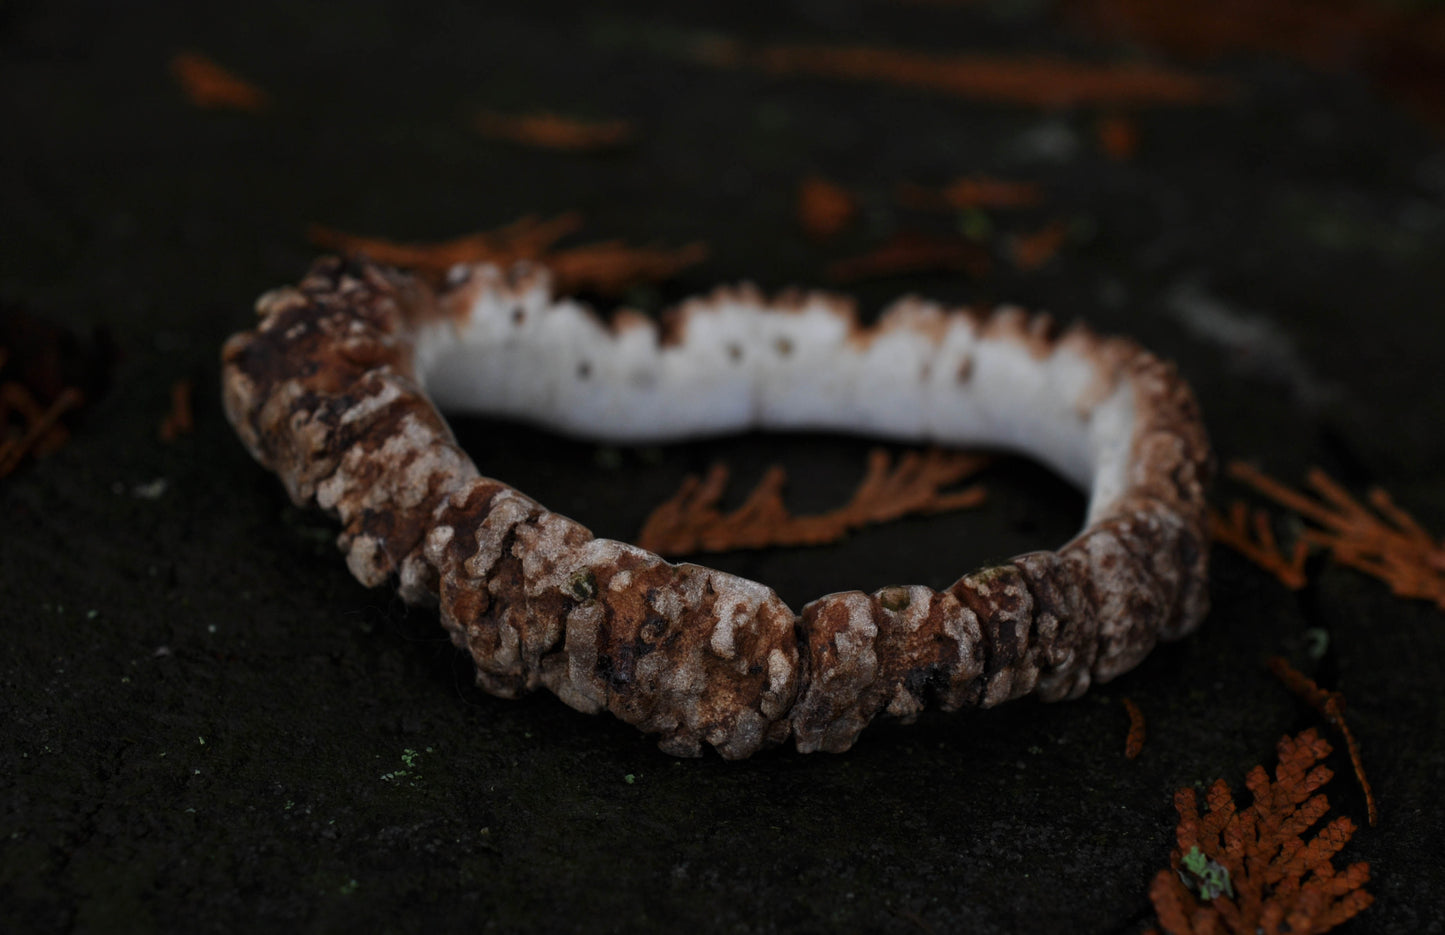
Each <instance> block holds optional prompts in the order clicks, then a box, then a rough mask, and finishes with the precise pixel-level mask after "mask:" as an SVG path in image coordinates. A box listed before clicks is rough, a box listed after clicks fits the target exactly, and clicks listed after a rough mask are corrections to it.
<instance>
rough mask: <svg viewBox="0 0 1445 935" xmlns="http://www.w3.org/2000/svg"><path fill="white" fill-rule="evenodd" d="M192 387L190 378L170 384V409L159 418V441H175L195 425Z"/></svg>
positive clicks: (189, 431) (187, 433) (188, 432)
mask: <svg viewBox="0 0 1445 935" xmlns="http://www.w3.org/2000/svg"><path fill="white" fill-rule="evenodd" d="M192 389H193V386H192V384H191V381H190V380H177V381H176V382H174V383H172V384H171V409H170V412H167V413H166V417H165V418H164V419H163V420H161V427H160V433H159V434H160V437H161V441H164V442H170V441H175V440H176V439H177V438H179V437H180V436H182V435H189V434H190V433H191V430H192V429H194V428H195V427H196V420H195V415H194V413H193V411H192V407H191V391H192Z"/></svg>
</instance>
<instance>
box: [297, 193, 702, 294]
mask: <svg viewBox="0 0 1445 935" xmlns="http://www.w3.org/2000/svg"><path fill="white" fill-rule="evenodd" d="M581 226H582V218H581V215H579V214H576V213H575V212H573V213H568V214H561V215H558V216H557V217H555V218H552V219H550V220H546V221H539V220H538V219H537V218H535V217H533V216H531V215H528V216H527V217H524V218H521V219H520V220H517V221H513V222H512V223H511V224H508V225H506V226H505V227H500V228H497V229H496V230H490V231H482V232H480V233H476V234H468V235H466V236H464V237H458V238H456V239H454V240H446V241H442V242H440V243H397V242H395V241H390V240H384V239H381V238H374V237H358V236H355V235H353V234H346V233H342V232H341V231H337V230H332V229H330V228H326V227H321V226H320V225H312V227H311V228H310V230H309V232H308V236H309V237H310V240H311V242H312V243H314V244H316V245H317V246H319V247H322V248H324V249H327V250H336V251H338V252H341V253H344V254H347V255H351V256H355V255H365V256H367V257H369V258H371V259H373V260H376V261H377V262H380V263H388V264H391V265H393V266H404V267H407V268H409V269H412V270H415V271H416V272H417V273H418V274H420V275H421V276H422V277H423V278H426V279H428V280H431V281H432V282H441V281H442V280H443V279H445V277H446V274H447V271H448V270H450V269H451V268H452V267H453V266H455V265H457V264H458V263H496V264H498V265H501V266H508V265H511V264H513V263H516V262H518V261H521V260H530V261H534V262H537V263H540V264H542V265H544V266H546V267H547V268H548V269H549V270H551V272H552V276H553V283H554V286H555V288H556V289H557V291H558V292H562V293H569V292H579V291H585V292H598V293H602V294H604V295H620V294H622V293H624V292H626V291H627V290H628V289H629V288H631V287H632V286H635V285H638V284H639V283H645V282H658V281H660V280H664V279H668V278H671V277H672V276H675V275H676V274H677V273H678V272H679V271H681V270H683V269H685V268H687V267H688V266H692V265H693V264H695V263H700V262H702V261H703V260H704V259H706V258H707V255H708V249H707V246H706V245H705V244H701V243H694V244H689V245H687V246H683V247H678V248H677V249H675V250H668V249H664V248H659V247H630V246H628V245H626V244H624V243H622V242H621V241H619V240H608V241H602V242H599V243H591V244H583V245H581V246H577V247H566V248H562V249H554V247H553V245H554V244H555V243H556V242H557V241H558V240H561V239H562V238H563V237H565V236H567V235H568V234H570V233H572V232H573V231H575V230H577V229H578V228H579V227H581Z"/></svg>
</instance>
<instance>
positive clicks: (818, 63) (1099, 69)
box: [693, 39, 1234, 107]
mask: <svg viewBox="0 0 1445 935" xmlns="http://www.w3.org/2000/svg"><path fill="white" fill-rule="evenodd" d="M693 57H694V59H695V60H696V61H698V62H700V63H702V64H707V65H716V66H722V67H733V68H736V67H748V68H755V69H759V70H762V71H766V72H770V73H772V74H777V75H813V76H818V77H824V78H845V79H851V80H855V81H874V82H879V83H882V84H892V85H897V86H901V87H910V88H923V89H926V90H931V91H941V92H944V93H948V94H953V95H956V96H959V97H963V98H968V99H970V100H981V101H991V102H995V103H1001V104H1022V105H1026V106H1033V107H1069V106H1076V105H1080V104H1108V105H1112V106H1116V107H1124V106H1141V105H1151V104H1156V105H1157V104H1174V105H1178V104H1206V103H1213V102H1217V101H1221V100H1225V99H1227V98H1229V97H1230V96H1232V94H1233V90H1234V89H1233V85H1232V84H1230V83H1228V82H1226V81H1224V80H1222V79H1216V78H1209V77H1204V76H1201V75H1196V74H1190V73H1188V72H1184V71H1179V70H1176V69H1171V68H1166V67H1164V66H1162V65H1151V64H1145V63H1137V62H1112V63H1104V64H1097V63H1093V62H1080V61H1071V60H1069V59H1065V58H1059V57H1045V56H1036V57H1030V58H1008V57H1001V56H990V55H939V54H934V53H928V52H920V51H916V50H911V49H893V48H884V47H878V46H829V45H770V46H764V47H762V48H757V49H752V48H748V47H746V46H744V45H743V44H742V43H740V42H737V41H736V40H730V39H714V40H709V41H708V42H706V43H700V44H699V46H698V47H697V48H696V49H695V50H694V56H693Z"/></svg>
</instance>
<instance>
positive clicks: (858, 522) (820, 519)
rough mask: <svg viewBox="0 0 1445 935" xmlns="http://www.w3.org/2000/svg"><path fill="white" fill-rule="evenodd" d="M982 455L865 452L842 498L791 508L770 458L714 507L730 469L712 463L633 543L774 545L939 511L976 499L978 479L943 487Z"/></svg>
mask: <svg viewBox="0 0 1445 935" xmlns="http://www.w3.org/2000/svg"><path fill="white" fill-rule="evenodd" d="M987 463H988V459H987V458H986V457H984V456H981V455H974V454H965V453H963V452H954V451H940V450H938V449H930V450H929V451H926V452H918V451H910V452H906V453H904V454H903V455H901V456H900V457H899V458H898V460H897V463H896V464H895V463H893V461H892V459H890V458H889V457H888V452H887V451H885V450H883V449H882V448H875V449H873V450H872V451H871V452H869V454H868V470H867V473H866V474H865V476H864V478H863V481H862V483H861V484H859V486H858V488H857V490H855V491H854V492H853V496H852V497H851V498H850V499H849V500H848V502H847V503H846V504H844V505H843V506H841V507H838V508H837V509H834V510H829V511H828V512H826V513H818V514H814V515H811V516H794V515H793V514H791V513H789V512H788V509H787V507H786V506H784V504H783V496H782V492H783V486H784V484H786V483H787V472H786V471H784V469H783V468H781V467H779V466H777V465H774V466H773V467H770V468H769V469H768V470H767V472H766V473H765V474H764V475H763V479H762V480H761V481H760V482H759V483H758V485H757V487H755V488H754V489H753V491H752V493H750V494H749V495H748V497H747V499H746V500H745V501H744V502H743V504H742V506H740V507H738V508H737V509H736V510H733V511H732V512H731V513H723V512H722V511H721V510H719V509H718V508H717V503H718V501H719V500H720V499H722V495H723V490H724V488H726V486H727V481H728V469H727V468H726V467H725V466H723V465H721V464H715V465H713V466H712V468H711V469H710V470H709V471H708V473H707V477H706V478H703V479H701V480H700V479H698V478H697V477H696V476H693V475H690V476H688V477H687V478H686V479H685V480H684V481H683V483H682V487H681V488H679V489H678V491H677V493H676V494H674V495H673V496H672V498H671V499H669V500H668V501H666V502H665V503H662V504H660V505H659V506H658V507H657V508H656V509H655V510H653V511H652V513H651V514H650V515H649V516H648V517H647V519H646V521H645V522H644V523H643V525H642V531H641V532H639V533H638V537H637V544H638V545H640V546H642V547H643V548H644V549H648V550H649V551H652V552H657V553H658V554H660V555H683V554H687V553H690V552H727V551H731V550H734V549H763V548H769V547H772V546H807V545H825V544H827V543H830V542H837V541H838V540H840V539H842V538H843V537H844V536H845V535H847V534H848V532H849V531H851V530H853V529H857V528H859V527H861V526H866V525H870V524H873V523H886V522H891V521H892V520H895V519H899V518H900V517H903V516H907V515H909V514H911V513H941V512H944V511H947V510H961V509H965V508H969V507H975V506H978V505H979V504H980V503H982V502H983V499H984V496H985V494H984V490H983V488H982V487H978V486H972V487H967V488H965V489H963V490H958V491H952V492H947V493H945V492H943V489H944V488H946V487H949V486H951V485H953V484H956V483H958V482H959V481H961V480H964V479H965V478H967V477H970V476H972V475H974V474H976V473H978V471H980V470H982V468H983V467H984V465H985V464H987Z"/></svg>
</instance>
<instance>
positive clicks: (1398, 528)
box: [1228, 461, 1445, 610]
mask: <svg viewBox="0 0 1445 935" xmlns="http://www.w3.org/2000/svg"><path fill="white" fill-rule="evenodd" d="M1228 470H1229V474H1230V476H1231V477H1233V478H1234V479H1236V480H1238V481H1240V482H1242V483H1244V484H1247V485H1249V486H1250V487H1253V488H1254V489H1255V490H1256V491H1258V492H1259V493H1261V494H1263V495H1264V496H1266V497H1268V498H1269V499H1271V500H1274V501H1275V502H1276V503H1278V504H1280V505H1281V506H1283V507H1285V508H1287V509H1290V510H1293V511H1295V512H1296V513H1298V514H1300V515H1301V516H1303V517H1304V518H1305V519H1308V520H1310V521H1311V522H1313V523H1315V524H1316V525H1317V526H1319V527H1320V528H1319V529H1307V530H1305V532H1304V533H1303V534H1302V535H1301V539H1302V540H1303V541H1304V542H1305V543H1307V544H1308V545H1311V546H1315V547H1318V548H1320V549H1323V550H1325V551H1326V552H1328V553H1329V555H1330V557H1331V558H1333V559H1334V560H1335V561H1337V562H1339V563H1340V564H1342V565H1346V566H1349V567H1351V568H1354V569H1356V570H1358V571H1362V572H1364V573H1365V574H1368V575H1371V576H1373V577H1375V578H1378V579H1380V580H1381V581H1383V582H1385V584H1387V585H1388V586H1389V587H1390V590H1391V591H1392V592H1393V593H1395V594H1396V595H1399V596H1400V597H1409V598H1417V599H1420V600H1427V601H1431V602H1433V603H1434V604H1435V605H1436V606H1437V607H1439V608H1440V609H1441V610H1445V541H1437V540H1435V539H1433V538H1432V537H1431V536H1430V534H1429V533H1427V532H1426V531H1425V530H1424V529H1423V528H1422V527H1421V526H1420V524H1419V523H1418V522H1416V521H1415V519H1414V517H1412V516H1410V514H1408V513H1407V512H1405V511H1404V510H1402V509H1400V508H1399V507H1398V506H1396V505H1395V503H1394V501H1393V500H1392V499H1391V498H1390V496H1389V494H1387V493H1385V492H1384V491H1383V490H1379V489H1374V490H1371V491H1370V492H1369V494H1368V495H1367V500H1368V501H1369V507H1366V506H1365V505H1364V504H1362V503H1360V502H1359V501H1358V500H1356V499H1355V498H1354V497H1352V496H1351V495H1350V494H1349V492H1348V491H1346V490H1345V489H1344V488H1343V487H1342V486H1340V485H1339V484H1338V483H1337V482H1335V481H1334V480H1332V479H1331V478H1330V476H1329V475H1327V474H1326V473H1325V472H1324V471H1321V470H1319V469H1318V468H1312V469H1311V470H1310V471H1309V473H1307V474H1306V475H1305V483H1306V485H1307V486H1308V487H1310V488H1311V489H1312V491H1313V493H1314V494H1315V496H1313V497H1312V496H1310V495H1308V494H1305V493H1301V492H1299V491H1297V490H1294V489H1292V488H1290V487H1289V486H1287V485H1285V484H1282V483H1280V482H1279V481H1277V480H1275V479H1274V478H1272V477H1270V476H1269V475H1267V474H1265V473H1264V472H1262V471H1260V470H1259V469H1257V468H1255V467H1253V466H1251V465H1248V464H1244V463H1242V462H1238V461H1235V462H1231V463H1230V465H1229V468H1228ZM1371 507H1373V512H1372V511H1371V509H1370V508H1371Z"/></svg>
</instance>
